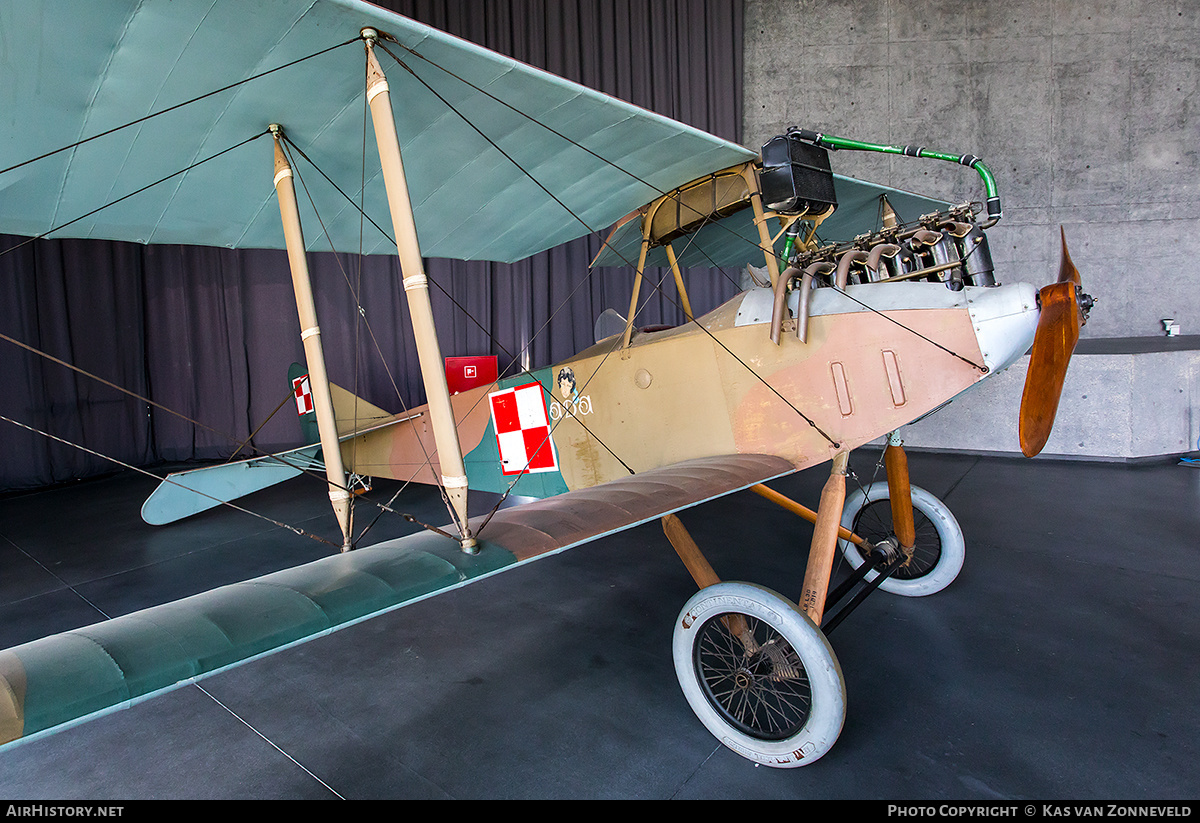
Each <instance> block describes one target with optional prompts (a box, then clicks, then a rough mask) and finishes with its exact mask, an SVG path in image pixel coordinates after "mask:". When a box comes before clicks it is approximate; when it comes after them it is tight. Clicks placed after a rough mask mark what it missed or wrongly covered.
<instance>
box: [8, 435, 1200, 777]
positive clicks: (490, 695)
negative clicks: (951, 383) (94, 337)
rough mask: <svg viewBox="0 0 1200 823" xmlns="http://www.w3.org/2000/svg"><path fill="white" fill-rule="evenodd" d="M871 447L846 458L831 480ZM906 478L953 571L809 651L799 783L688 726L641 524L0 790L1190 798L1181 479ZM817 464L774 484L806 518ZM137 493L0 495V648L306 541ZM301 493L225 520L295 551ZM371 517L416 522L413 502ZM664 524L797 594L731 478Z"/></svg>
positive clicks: (483, 584) (787, 532) (304, 502)
mask: <svg viewBox="0 0 1200 823" xmlns="http://www.w3.org/2000/svg"><path fill="white" fill-rule="evenodd" d="M876 457H877V455H876V454H875V453H868V452H866V451H865V450H864V451H862V452H860V453H858V454H856V456H855V459H854V460H853V461H852V464H851V465H852V468H853V469H854V471H855V472H856V474H857V475H858V477H859V478H860V479H862V480H863V482H866V480H867V479H869V477H870V475H871V473H872V470H873V467H874V463H875V459H876ZM910 464H911V468H912V474H913V482H914V483H915V484H917V485H919V486H923V487H925V488H926V489H928V490H929V491H931V492H933V493H934V494H935V495H937V496H939V497H942V498H943V499H945V501H946V502H947V504H948V505H949V506H950V508H951V509H952V510H953V511H954V513H955V514H956V516H957V518H958V520H959V522H960V524H961V526H962V529H963V532H964V534H965V537H966V542H967V560H966V565H965V567H964V569H963V571H962V573H961V574H960V576H959V578H958V579H957V580H956V581H955V583H954V584H953V585H952V586H951V587H950V588H949V589H947V590H946V591H945V592H942V593H940V594H938V595H935V596H933V597H928V598H900V597H895V596H892V595H887V594H885V593H877V594H875V595H873V596H872V597H871V598H868V600H867V601H866V603H865V604H864V605H863V606H862V607H861V608H860V609H859V610H858V611H857V612H855V613H854V614H853V615H852V616H851V617H850V618H849V619H848V620H847V621H846V622H845V623H844V624H842V625H841V626H839V627H838V628H837V630H836V631H835V632H833V633H832V634H831V636H830V639H831V642H832V645H833V647H834V649H835V651H836V654H837V656H838V659H839V661H840V664H841V667H842V670H843V673H844V675H845V678H846V690H847V695H848V715H847V719H846V724H845V727H844V729H843V731H842V734H841V737H840V738H839V740H838V742H837V744H836V745H835V746H834V748H833V749H832V751H830V753H829V754H827V755H826V756H825V757H824V758H822V759H821V760H820V761H818V762H817V763H814V764H812V765H811V766H808V767H805V768H800V769H792V770H774V769H769V768H765V767H763V768H757V767H755V766H754V765H753V764H752V763H750V762H748V761H746V760H743V759H742V758H740V757H738V756H736V755H735V754H733V753H732V752H731V751H729V750H727V749H725V748H724V747H722V746H721V745H719V744H718V743H717V741H716V740H715V739H714V738H713V737H712V736H711V735H709V733H708V732H707V731H706V730H705V729H704V727H703V726H701V725H700V723H699V721H698V720H697V719H696V718H695V716H694V715H693V714H692V712H691V709H690V708H689V707H688V705H687V703H686V701H685V700H684V698H683V695H682V693H681V692H680V689H679V686H678V684H677V681H676V678H675V673H674V668H673V664H672V661H671V651H670V645H671V632H672V627H673V624H674V621H675V619H676V617H677V615H678V613H679V610H680V608H681V607H682V605H683V603H684V602H685V601H686V600H687V598H688V597H689V596H690V595H691V594H692V593H693V592H694V585H693V584H692V583H691V581H690V578H689V577H688V576H687V574H686V572H685V571H684V569H683V566H682V564H681V563H680V562H679V560H678V559H677V558H676V556H675V555H674V553H673V552H672V550H671V548H670V546H669V544H668V543H667V542H666V540H665V538H664V537H663V535H662V532H661V530H660V529H659V528H658V526H657V525H652V526H646V527H641V528H638V529H634V530H632V531H629V532H626V533H624V534H621V535H618V536H615V537H611V538H607V539H605V540H601V541H598V542H596V543H593V544H591V545H588V546H585V547H582V548H579V549H575V550H572V551H570V552H567V553H564V554H562V555H558V556H555V557H550V558H546V559H544V560H539V561H538V562H536V563H532V564H529V565H527V566H524V567H519V568H516V569H514V570H512V571H509V572H506V573H504V574H501V575H497V576H495V577H492V578H488V579H485V580H482V581H480V582H477V583H475V584H473V585H470V586H467V587H465V588H462V589H458V590H455V591H452V592H448V593H446V594H443V595H440V596H437V597H434V598H432V599H429V600H426V601H423V602H420V603H416V604H413V605H411V606H408V607H405V608H403V609H400V610H397V611H394V612H391V613H389V614H386V615H384V616H381V617H378V618H375V619H372V620H369V621H366V622H364V623H361V624H358V625H355V626H352V627H350V628H346V629H344V630H341V631H338V632H336V633H334V634H332V635H328V636H326V637H322V638H319V639H316V640H313V641H311V642H308V643H305V644H302V645H299V646H296V647H293V648H290V649H287V650H285V651H282V652H279V653H276V654H273V655H270V656H268V657H264V658H261V659H258V660H256V661H253V662H250V663H247V664H245V665H243V666H240V667H238V668H235V669H232V670H229V671H226V672H222V673H219V674H216V675H214V676H211V677H209V678H207V679H205V680H203V681H201V682H199V683H196V684H192V685H188V686H185V687H182V688H179V689H177V690H175V691H171V692H168V693H166V694H163V695H160V696H158V697H155V698H152V699H150V700H147V701H145V702H142V703H138V704H136V705H134V706H132V707H130V708H127V709H123V710H121V711H116V712H113V713H111V714H108V715H105V716H103V717H100V718H98V719H95V720H92V721H90V722H87V723H84V724H81V725H78V726H75V727H73V728H69V729H66V730H63V731H60V732H58V733H55V734H52V735H48V736H45V737H41V738H36V739H33V740H31V741H28V742H25V743H22V744H19V745H15V746H9V747H7V748H5V749H0V797H4V798H7V799H14V800H15V799H23V798H40V799H47V798H55V799H60V800H62V799H71V798H79V799H96V800H103V799H110V798H111V799H137V798H264V799H267V798H293V799H296V798H337V797H345V798H351V799H355V798H678V799H698V798H728V799H734V798H755V799H773V798H797V799H800V798H803V799H810V798H876V799H896V800H934V799H980V800H995V799H1016V798H1022V799H1045V800H1053V799H1085V798H1091V799H1195V798H1197V797H1200V771H1198V770H1197V769H1196V767H1195V763H1196V762H1197V755H1198V754H1200V751H1198V749H1200V662H1198V661H1200V654H1198V652H1200V609H1198V608H1197V604H1198V602H1200V594H1198V588H1197V582H1198V579H1200V572H1198V571H1197V568H1198V564H1197V560H1200V469H1196V468H1191V467H1186V466H1179V465H1176V464H1174V463H1169V464H1168V463H1157V464H1153V465H1136V466H1132V465H1123V464H1112V463H1083V462H1056V461H1051V460H1041V459H1039V460H1033V461H1026V460H1017V459H1008V458H979V457H973V456H962V455H936V454H927V453H910ZM824 478H825V474H824V471H823V470H821V469H817V470H813V471H808V472H804V473H801V474H799V475H796V476H794V477H792V478H788V479H787V480H785V481H780V482H777V483H775V484H774V485H775V486H776V487H777V488H779V489H780V490H781V491H783V492H785V493H788V494H791V495H793V496H795V497H796V498H797V499H799V500H800V501H801V502H806V503H809V504H810V505H813V506H815V505H816V500H817V497H818V494H819V490H820V487H821V485H822V484H823V482H824ZM852 485H853V481H852ZM152 486H153V482H152V481H149V480H147V479H146V478H144V477H141V476H138V475H133V474H120V475H115V476H112V477H108V478H104V479H99V480H93V481H88V482H84V483H79V484H75V485H72V486H67V487H62V488H57V489H52V490H46V491H42V492H38V493H34V494H27V495H20V496H15V497H8V498H6V499H3V500H0V570H3V573H2V574H0V648H2V647H8V646H11V645H15V644H17V643H20V642H23V641H25V640H29V639H33V638H36V637H38V636H41V635H43V634H48V633H52V632H57V631H62V630H65V629H68V628H72V627H75V626H79V625H84V624H87V623H91V622H95V621H96V620H100V619H104V618H105V617H106V616H107V617H112V616H116V615H119V614H124V613H127V612H129V611H134V610H136V609H139V608H143V607H145V606H148V605H152V604H154V603H158V602H165V601H168V600H171V599H175V598H178V597H182V596H185V595H188V594H192V593H194V592H197V591H203V590H205V589H208V588H212V587H214V586H218V585H222V584H224V583H228V582H232V581H235V580H240V579H246V578H250V577H254V576H257V575H260V574H263V573H266V572H268V571H272V570H275V569H278V568H283V567H286V566H289V565H295V564H297V563H300V562H305V561H308V560H311V559H315V558H316V557H320V556H322V555H324V554H325V553H326V552H328V551H329V547H328V546H326V545H324V544H322V543H319V542H317V541H314V540H310V539H307V538H304V537H300V536H297V535H295V534H293V533H291V532H287V531H284V530H282V529H279V528H276V527H274V526H271V525H270V524H268V523H266V522H264V521H261V520H256V519H253V518H248V517H247V516H246V515H242V514H238V513H236V512H232V511H228V510H226V511H216V512H210V513H207V514H203V515H200V516H198V517H197V518H195V519H193V520H192V521H190V522H187V523H183V524H178V525H175V526H170V527H158V528H155V527H150V526H147V525H145V524H143V523H142V522H141V520H140V519H139V517H138V509H139V507H140V504H141V500H142V499H143V498H144V497H145V495H146V494H148V493H149V491H150V490H151V488H152ZM394 489H395V487H394V486H391V487H385V486H380V487H378V488H377V493H379V494H383V495H385V497H386V496H387V495H390V493H391V491H393V490H394ZM323 496H324V492H323V490H322V489H321V487H320V484H319V483H312V482H309V481H308V480H307V478H299V479H297V480H295V481H290V482H289V483H287V484H284V485H283V486H280V487H277V488H275V489H272V490H269V491H266V492H262V493H260V494H258V495H256V496H254V497H251V498H249V499H248V505H249V507H250V508H252V509H253V510H255V511H258V512H262V513H263V514H266V515H268V516H270V517H273V518H276V519H279V520H282V521H284V522H288V523H292V524H295V525H300V526H302V527H304V528H306V529H311V530H313V531H315V532H318V533H321V534H326V533H327V532H328V531H329V526H330V525H331V520H332V518H331V517H329V516H327V515H326V513H325V509H324V505H325V504H324V503H323V500H322V499H323ZM494 499H495V498H490V500H494ZM490 500H488V499H483V497H482V496H481V497H480V498H479V499H478V501H477V504H476V505H479V506H481V507H484V508H486V507H487V505H488V504H489V503H490ZM397 505H398V506H399V507H400V508H402V509H404V510H406V511H409V512H412V513H414V514H428V515H430V516H431V517H432V516H434V515H436V513H437V511H438V501H437V499H436V496H434V495H432V494H431V493H430V492H429V491H428V490H426V489H420V488H409V489H407V490H405V491H404V492H403V493H402V495H401V497H400V498H399V501H398V504H397ZM360 511H361V510H360ZM359 516H360V518H362V517H364V515H362V514H361V513H360V515H359ZM683 520H684V522H685V523H686V524H687V525H688V526H689V528H690V529H691V530H692V533H693V534H694V535H695V537H696V538H697V540H698V542H699V543H700V544H701V546H702V547H703V548H704V549H705V551H706V552H707V553H708V555H709V558H710V560H711V561H712V563H713V565H714V566H715V568H716V570H717V572H718V573H719V574H720V575H721V576H722V577H723V578H724V579H741V580H749V581H752V582H756V583H760V584H763V585H766V586H768V587H771V588H774V589H777V590H779V591H780V592H782V593H784V594H787V595H789V596H791V597H795V596H797V594H798V589H799V584H800V580H801V578H802V576H803V572H804V564H805V560H806V555H807V543H808V540H809V536H810V535H811V528H810V527H809V526H808V525H807V524H805V523H803V522H802V521H799V520H797V519H796V518H794V517H793V516H791V515H788V514H787V513H786V512H783V511H782V510H780V509H778V508H776V507H774V506H773V505H771V504H770V503H768V502H766V501H765V500H763V499H762V498H759V497H758V496H757V495H754V494H752V493H742V494H738V495H734V496H732V497H729V498H726V499H724V500H721V501H718V502H715V503H711V504H708V505H706V506H703V507H700V508H697V509H694V510H692V511H689V512H686V513H685V514H684V515H683ZM359 522H360V524H361V523H362V520H361V519H360V521H359ZM411 528H412V527H411V526H409V525H408V524H407V523H404V522H403V521H398V520H397V519H395V518H389V519H384V520H381V521H380V522H379V525H378V526H376V528H375V529H374V530H373V531H372V534H373V536H375V537H378V538H379V539H384V538H387V537H391V536H395V535H398V534H402V533H405V532H407V531H408V530H410V529H411ZM326 536H331V535H329V534H326ZM843 573H844V570H842V569H839V570H837V571H836V572H835V574H836V575H841V574H843Z"/></svg>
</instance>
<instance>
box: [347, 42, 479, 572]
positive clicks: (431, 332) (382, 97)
mask: <svg viewBox="0 0 1200 823" xmlns="http://www.w3.org/2000/svg"><path fill="white" fill-rule="evenodd" d="M362 35H363V40H364V42H365V43H366V47H367V102H368V103H369V104H370V106H371V122H372V123H373V124H374V126H375V141H376V143H377V144H378V146H379V161H380V164H381V165H382V168H383V183H384V188H385V189H386V190H387V199H388V207H389V209H390V210H391V213H392V225H393V227H394V228H395V234H396V248H397V251H398V252H399V255H400V272H401V275H402V276H403V278H404V296H405V298H406V299H407V300H408V309H409V312H410V314H411V315H412V324H413V336H414V337H415V338H416V343H417V359H418V360H419V361H420V363H421V379H422V381H423V382H424V384H425V394H426V399H427V400H428V401H429V418H430V423H431V424H432V425H433V439H434V442H435V443H436V445H437V455H438V462H439V463H440V465H441V471H442V485H443V487H444V488H445V490H446V496H447V498H448V499H449V500H450V504H451V506H452V507H453V509H454V517H455V520H456V521H457V525H458V528H459V532H460V535H461V543H462V547H463V549H464V550H466V551H474V550H475V538H474V537H473V536H472V534H471V530H470V529H469V528H468V526H467V470H466V467H465V466H464V464H463V457H462V446H461V444H460V443H459V442H458V430H457V428H456V427H455V423H454V411H453V409H452V408H451V406H450V389H449V388H448V387H447V385H446V371H445V366H444V365H443V363H442V350H441V346H440V345H439V344H438V339H437V330H436V329H435V328H434V324H433V307H432V306H431V305H430V302H429V281H428V279H427V278H426V277H425V263H424V261H423V260H422V258H421V247H420V244H419V243H418V242H417V224H416V220H415V219H414V217H413V210H412V201H411V200H410V199H409V193H408V181H407V180H406V178H405V176H404V164H403V162H402V161H401V159H400V143H399V141H398V140H397V138H396V120H395V116H394V115H393V113H392V99H391V94H390V93H389V91H388V83H387V78H386V77H385V76H384V73H383V69H382V68H381V67H380V65H379V61H378V60H377V59H376V58H375V42H376V40H377V38H378V34H377V33H376V31H375V30H374V29H370V28H366V29H363V31H362Z"/></svg>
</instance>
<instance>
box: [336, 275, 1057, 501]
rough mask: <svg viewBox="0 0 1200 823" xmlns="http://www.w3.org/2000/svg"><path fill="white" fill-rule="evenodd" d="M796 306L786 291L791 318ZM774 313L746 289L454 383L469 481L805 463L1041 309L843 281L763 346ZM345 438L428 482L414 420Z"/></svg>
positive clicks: (526, 482) (990, 352)
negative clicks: (570, 352) (746, 457)
mask: <svg viewBox="0 0 1200 823" xmlns="http://www.w3.org/2000/svg"><path fill="white" fill-rule="evenodd" d="M797 303H798V296H797V294H796V293H795V292H793V293H792V295H791V302H790V306H789V312H788V314H789V315H790V317H795V316H796V313H797V308H798V307H797ZM771 309H772V292H771V290H769V289H751V290H749V291H747V292H743V293H742V294H740V295H738V296H737V297H735V298H733V299H732V300H730V301H728V302H727V303H725V304H724V305H722V306H720V307H718V308H717V309H715V310H713V311H712V312H710V313H708V314H707V315H704V316H703V317H700V318H697V320H696V322H694V323H687V324H685V325H682V326H678V327H675V328H670V329H663V330H658V331H645V332H640V333H636V334H634V335H633V337H632V339H631V341H630V344H629V345H628V346H627V347H622V345H621V343H622V340H621V335H615V336H613V337H610V338H607V339H604V340H601V341H599V342H597V343H596V344H595V345H593V346H591V347H589V348H588V349H586V350H584V351H582V352H579V353H578V354H576V355H575V356H573V357H571V358H569V359H568V360H565V361H563V362H562V363H558V364H556V365H554V366H553V367H551V368H548V369H541V370H538V371H535V372H533V373H532V374H530V373H525V374H523V375H519V376H516V377H511V378H505V379H504V380H502V381H501V382H500V383H499V384H498V385H496V386H492V387H486V388H480V389H475V390H472V391H469V392H463V393H462V394H459V395H455V396H454V398H453V405H454V408H455V415H456V419H457V421H458V428H459V437H460V440H461V442H462V447H463V453H464V455H465V463H466V467H467V474H468V478H469V482H470V487H471V488H474V489H480V490H488V491H500V492H503V491H506V490H508V489H509V487H510V486H513V492H514V493H516V494H521V495H528V496H533V497H546V496H550V495H553V494H558V493H561V492H564V491H567V490H574V489H580V488H586V487H590V486H595V485H598V484H600V483H604V482H606V481H609V480H614V479H618V478H621V477H627V476H629V475H630V474H635V473H640V472H644V471H647V470H649V469H654V468H659V467H661V466H666V465H670V464H672V463H677V462H679V461H682V460H688V459H692V458H697V457H708V456H714V455H722V454H734V453H742V454H771V455H776V456H781V457H784V458H786V459H787V460H789V461H791V462H792V463H793V464H794V465H795V466H796V467H797V469H802V468H805V467H807V466H811V465H815V464H817V463H821V462H823V461H825V460H828V459H830V458H831V457H832V456H833V454H834V453H836V452H838V451H842V450H846V449H853V448H855V447H857V446H860V445H862V444H864V443H867V442H869V441H871V440H874V439H876V438H878V437H880V436H882V435H884V434H887V433H888V432H890V431H893V430H895V429H897V428H899V427H900V426H902V425H904V424H906V423H909V422H911V421H913V420H915V419H917V418H919V417H922V416H924V415H926V414H928V413H929V412H930V411H932V410H934V409H936V408H938V407H939V406H941V405H943V404H944V403H946V402H947V401H949V400H951V399H952V398H954V397H955V396H957V395H958V394H960V393H962V392H963V391H966V390H967V389H969V388H970V387H971V386H973V385H974V384H976V383H977V382H979V381H980V380H982V379H984V378H985V377H986V376H987V375H989V374H992V373H995V372H996V371H999V370H1000V369H1003V368H1004V367H1006V366H1007V365H1009V364H1010V363H1012V362H1013V361H1014V360H1015V359H1016V358H1017V357H1019V356H1020V355H1021V354H1023V353H1024V352H1025V351H1027V350H1028V348H1029V346H1030V344H1031V343H1032V340H1033V333H1034V330H1035V329H1036V325H1037V316H1038V308H1037V299H1036V290H1035V289H1034V288H1033V287H1032V286H1029V285H1027V284H1020V283H1019V284H1013V285H1005V286H978V287H976V286H966V287H964V288H962V289H960V290H958V291H952V290H950V289H948V288H946V286H945V285H944V284H941V283H918V282H909V283H891V284H863V285H849V286H847V287H846V288H845V290H844V291H842V290H839V289H834V288H822V289H817V290H815V291H814V293H813V295H812V301H811V306H810V310H809V317H810V319H809V323H808V329H807V339H806V340H805V341H803V342H802V341H801V340H800V339H799V338H798V337H797V335H796V334H795V321H794V320H791V319H789V320H788V321H786V322H785V323H784V327H783V333H782V334H781V335H780V339H779V342H778V343H775V342H772V340H771V335H770V330H769V327H770V320H771ZM522 388H524V389H525V391H523V392H521V391H520V390H521V389H522ZM535 388H536V390H533V391H531V389H535ZM501 395H504V396H503V397H501ZM518 401H519V402H518ZM543 425H544V426H545V430H548V431H549V441H546V437H545V430H543V428H542V427H543ZM357 440H358V441H359V442H358V443H357V445H356V446H354V447H353V448H351V447H350V444H349V443H346V444H343V452H344V453H346V454H347V455H348V456H349V455H350V453H353V454H354V455H355V457H354V459H355V461H356V465H355V471H358V472H359V473H362V474H373V475H375V476H388V477H396V478H398V479H404V480H407V479H413V480H416V481H418V482H432V481H433V479H434V478H433V476H432V472H431V471H430V470H429V469H428V464H429V461H430V459H431V458H433V457H434V445H433V441H432V434H431V433H430V432H429V431H428V423H427V420H425V419H424V418H423V417H418V418H416V419H414V420H413V421H410V422H408V423H404V424H402V425H398V426H394V427H390V428H388V429H385V430H382V431H379V432H374V433H369V434H367V435H365V436H364V437H362V438H357ZM522 448H523V449H524V451H521V449H522ZM514 449H515V451H514ZM514 484H515V485H514Z"/></svg>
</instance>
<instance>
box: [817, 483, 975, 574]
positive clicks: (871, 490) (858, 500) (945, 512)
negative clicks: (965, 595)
mask: <svg viewBox="0 0 1200 823" xmlns="http://www.w3.org/2000/svg"><path fill="white" fill-rule="evenodd" d="M912 502H913V520H914V522H915V524H916V533H917V540H916V543H915V545H914V546H913V554H912V557H910V558H909V559H908V560H907V561H906V562H905V563H904V564H903V565H902V566H900V568H898V569H896V571H895V572H893V573H892V576H891V577H889V578H888V579H887V580H885V581H883V583H881V584H880V585H879V588H881V589H883V590H884V591H887V592H891V593H892V594H899V595H903V596H905V597H924V596H926V595H930V594H935V593H937V592H940V591H941V590H942V589H944V588H946V587H947V586H949V585H950V584H951V583H952V582H954V578H956V577H958V573H959V571H961V570H962V565H963V557H964V556H965V553H966V552H965V546H964V543H963V534H962V529H961V528H959V525H958V521H957V520H955V519H954V515H953V514H951V513H950V510H949V509H948V508H946V504H945V503H943V502H942V501H940V500H938V499H937V498H936V497H934V496H933V495H932V494H930V493H929V492H927V491H925V490H924V489H922V488H920V487H918V486H913V487H912ZM842 526H843V527H844V528H847V529H849V530H850V531H852V532H854V533H855V534H857V535H858V536H859V537H862V538H865V539H866V540H867V541H869V542H870V543H872V544H874V543H877V542H879V541H880V540H884V539H886V538H888V537H891V536H893V535H894V532H893V531H892V506H891V500H890V498H889V496H888V484H887V483H886V482H878V483H872V484H871V485H869V486H867V487H866V488H865V489H857V490H855V491H854V492H852V493H850V494H849V495H847V496H846V505H845V506H844V507H843V509H842ZM838 542H839V545H840V546H841V548H842V554H843V555H845V557H846V560H847V561H849V563H850V565H851V566H853V567H854V568H856V569H857V568H858V567H859V566H861V565H862V564H863V562H864V561H865V559H866V558H865V556H864V555H863V553H862V551H861V550H860V549H859V548H858V547H857V546H855V545H854V544H853V543H851V542H850V541H848V540H841V541H838ZM875 577H876V573H875V572H871V573H869V574H868V575H867V580H868V581H870V580H873V579H875Z"/></svg>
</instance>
